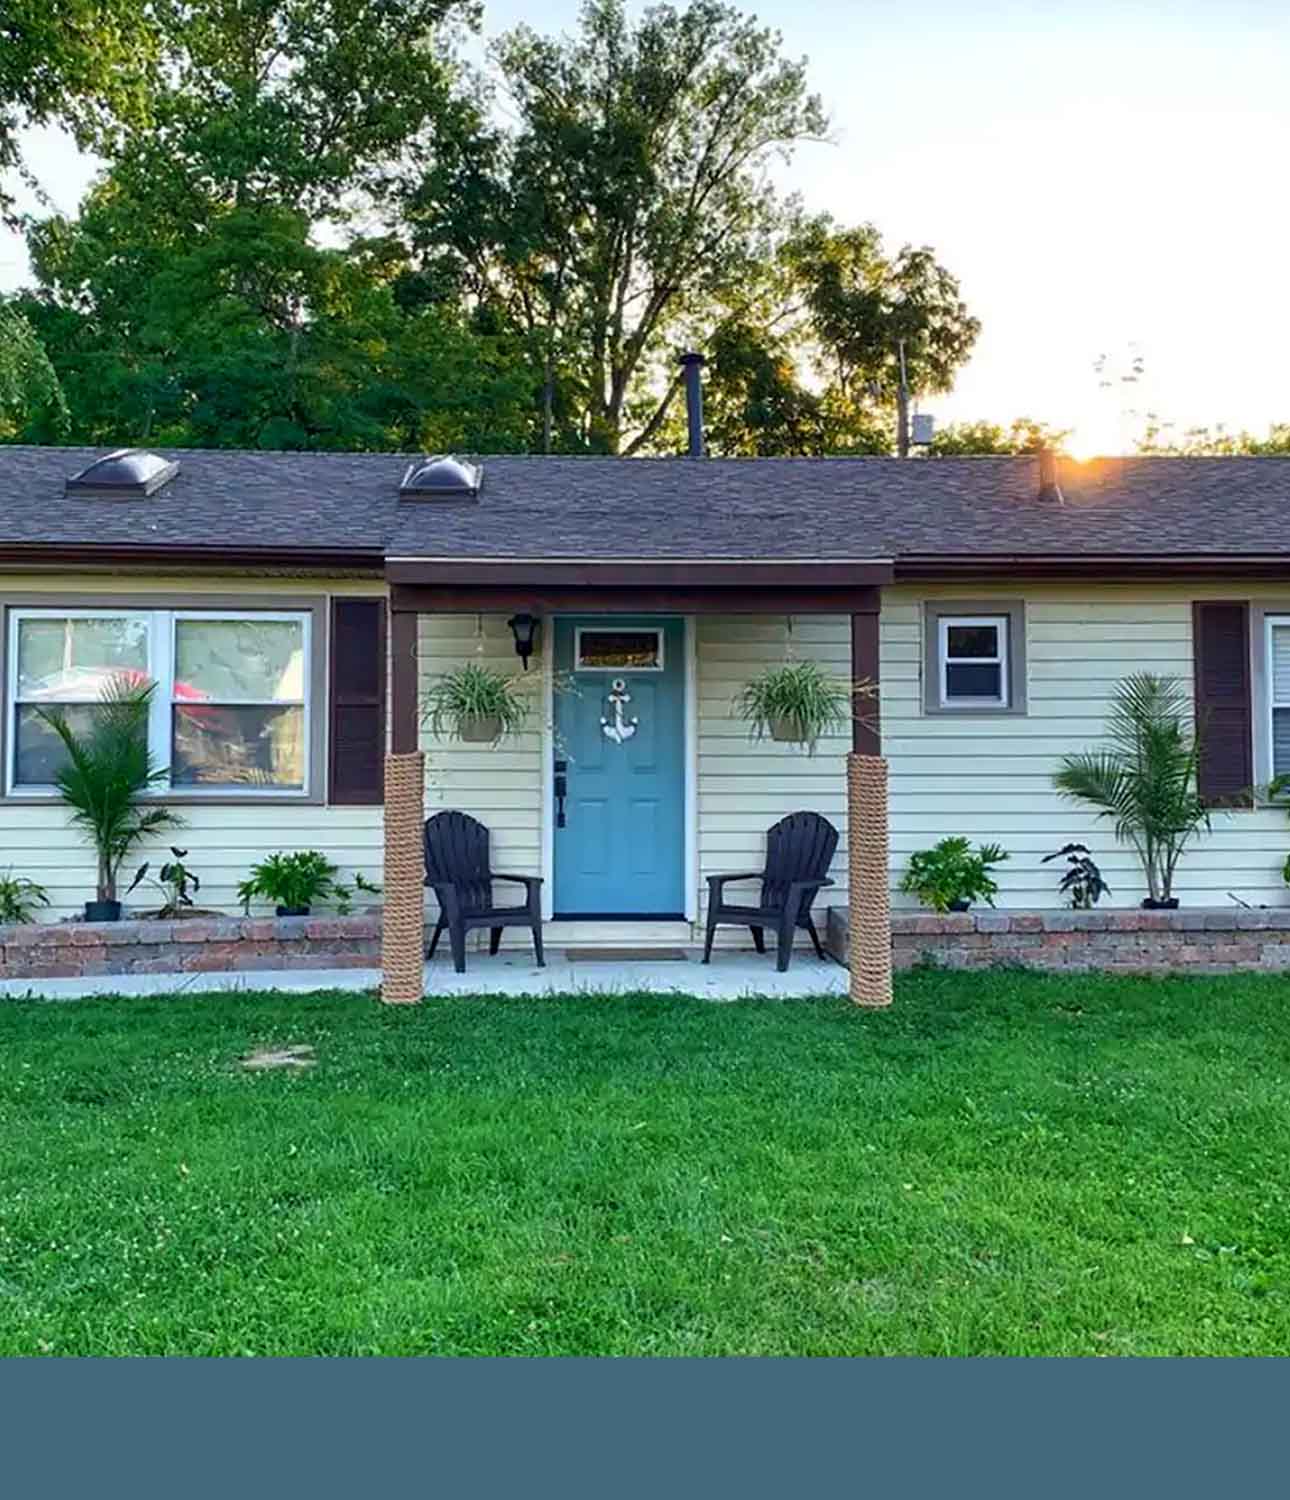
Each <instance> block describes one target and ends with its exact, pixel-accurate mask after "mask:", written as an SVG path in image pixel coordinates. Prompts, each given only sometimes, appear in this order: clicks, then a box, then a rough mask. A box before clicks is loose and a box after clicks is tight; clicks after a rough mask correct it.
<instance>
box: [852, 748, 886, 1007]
mask: <svg viewBox="0 0 1290 1500" xmlns="http://www.w3.org/2000/svg"><path fill="white" fill-rule="evenodd" d="M847 844H848V863H849V865H850V898H851V910H850V917H851V921H850V931H851V938H850V952H849V953H848V958H849V961H850V969H851V998H852V1000H853V1001H854V1002H855V1003H856V1004H857V1005H868V1006H875V1007H876V1006H883V1005H890V1004H891V896H890V894H889V891H888V887H887V880H888V870H887V866H888V837H887V762H886V761H885V760H884V759H883V758H882V756H881V755H854V754H853V755H848V756H847Z"/></svg>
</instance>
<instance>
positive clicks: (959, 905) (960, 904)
mask: <svg viewBox="0 0 1290 1500" xmlns="http://www.w3.org/2000/svg"><path fill="white" fill-rule="evenodd" d="M971 905H972V903H971V902H970V901H951V902H950V910H951V911H967V909H968V908H969V907H970V906H971Z"/></svg>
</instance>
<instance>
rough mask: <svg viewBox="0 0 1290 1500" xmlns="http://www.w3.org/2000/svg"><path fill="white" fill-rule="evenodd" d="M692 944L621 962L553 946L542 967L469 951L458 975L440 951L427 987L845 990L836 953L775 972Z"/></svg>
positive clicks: (795, 994) (740, 993)
mask: <svg viewBox="0 0 1290 1500" xmlns="http://www.w3.org/2000/svg"><path fill="white" fill-rule="evenodd" d="M701 958H702V950H701V949H699V948H692V949H687V950H686V957H685V959H684V960H681V961H678V960H675V959H665V960H661V961H655V960H651V959H648V958H633V959H628V960H624V961H620V962H613V961H609V962H600V961H598V960H596V959H579V960H576V961H573V962H571V961H570V960H569V959H567V958H566V957H565V956H564V952H563V950H561V949H558V948H557V949H551V948H548V949H547V962H546V967H545V968H544V969H539V968H538V967H537V965H536V964H535V963H534V962H533V956H532V954H523V953H509V954H508V953H506V952H505V951H504V950H503V951H502V952H501V953H499V954H498V955H497V956H496V958H490V957H489V956H488V955H487V954H483V955H479V954H474V953H469V954H467V955H466V972H465V973H464V974H457V973H454V971H453V967H452V963H451V961H450V960H447V959H444V958H442V957H440V956H439V955H436V957H435V960H434V962H433V963H431V964H427V965H426V992H427V993H428V994H440V995H442V994H448V995H551V994H558V995H568V994H574V995H577V994H618V995H628V994H637V993H643V994H651V995H698V996H700V997H701V998H703V999H708V1000H739V999H743V998H745V997H748V996H752V995H766V996H769V997H772V998H775V999H779V998H783V999H792V998H798V999H801V998H803V997H805V996H807V995H834V994H845V993H846V990H847V972H846V970H845V969H843V968H842V967H840V966H839V965H838V964H835V963H833V962H832V961H830V960H829V959H823V960H821V959H818V958H816V957H815V955H814V954H813V953H812V954H810V955H809V956H808V955H807V954H805V953H801V952H797V953H794V954H793V962H792V963H791V964H790V965H789V969H788V972H787V973H786V974H780V973H778V972H777V971H776V968H775V960H774V958H773V957H771V955H770V954H765V955H762V954H759V953H753V952H751V951H749V952H742V951H733V952H732V951H730V950H727V951H726V952H724V953H723V952H720V951H717V952H714V953H713V955H712V962H711V963H710V964H704V963H702V962H701V961H700V960H701Z"/></svg>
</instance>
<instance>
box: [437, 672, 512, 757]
mask: <svg viewBox="0 0 1290 1500" xmlns="http://www.w3.org/2000/svg"><path fill="white" fill-rule="evenodd" d="M529 708H530V699H529V698H528V697H525V696H523V695H522V691H521V689H520V687H519V685H518V684H517V683H516V681H515V679H514V678H511V677H504V676H503V675H502V673H500V672H498V671H495V670H494V669H493V668H492V667H481V666H479V665H478V664H477V663H475V662H467V663H466V664H465V665H464V666H460V667H454V668H453V670H452V671H451V672H445V673H444V674H443V675H442V676H441V677H436V678H435V679H434V681H433V682H431V684H430V686H429V687H428V688H427V689H426V692H425V697H424V699H423V702H422V719H423V721H424V722H425V723H426V724H428V725H429V728H430V733H431V734H433V735H434V737H435V738H436V739H440V740H442V739H455V740H460V741H461V742H462V743H463V744H466V745H495V744H497V743H498V742H499V741H500V740H502V739H504V738H505V737H506V736H507V735H508V734H514V733H515V732H516V731H517V730H518V729H519V728H520V727H521V726H522V725H523V724H524V721H525V720H526V719H527V718H528V713H529Z"/></svg>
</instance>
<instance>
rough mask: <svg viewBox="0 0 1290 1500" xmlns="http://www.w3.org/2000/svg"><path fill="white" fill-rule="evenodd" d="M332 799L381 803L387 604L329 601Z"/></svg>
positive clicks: (354, 804)
mask: <svg viewBox="0 0 1290 1500" xmlns="http://www.w3.org/2000/svg"><path fill="white" fill-rule="evenodd" d="M330 688H331V701H330V703H329V705H328V707H329V712H330V715H331V734H330V739H329V742H330V751H329V755H328V771H329V776H328V783H329V798H328V800H329V801H331V802H333V803H337V804H339V805H342V806H350V807H370V806H375V805H379V804H380V802H381V801H382V800H383V799H384V796H385V600H384V599H333V600H332V603H331V681H330Z"/></svg>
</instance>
